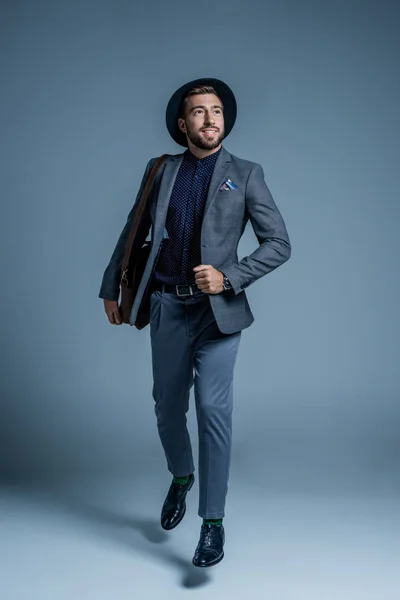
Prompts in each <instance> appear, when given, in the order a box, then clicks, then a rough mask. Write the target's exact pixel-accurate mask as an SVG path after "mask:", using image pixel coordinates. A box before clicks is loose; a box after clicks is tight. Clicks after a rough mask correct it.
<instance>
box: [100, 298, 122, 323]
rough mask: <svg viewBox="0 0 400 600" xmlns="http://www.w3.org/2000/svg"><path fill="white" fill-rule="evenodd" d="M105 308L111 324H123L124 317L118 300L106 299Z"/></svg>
mask: <svg viewBox="0 0 400 600" xmlns="http://www.w3.org/2000/svg"><path fill="white" fill-rule="evenodd" d="M104 308H105V311H106V315H107V318H108V320H109V322H110V323H111V325H121V323H122V319H121V314H120V312H119V307H118V302H117V301H116V300H104Z"/></svg>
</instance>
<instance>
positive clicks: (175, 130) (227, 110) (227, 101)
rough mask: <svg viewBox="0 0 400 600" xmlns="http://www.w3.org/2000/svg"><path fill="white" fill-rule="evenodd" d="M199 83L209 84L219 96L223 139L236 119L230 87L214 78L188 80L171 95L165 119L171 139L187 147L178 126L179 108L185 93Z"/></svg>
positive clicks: (234, 100) (234, 101)
mask: <svg viewBox="0 0 400 600" xmlns="http://www.w3.org/2000/svg"><path fill="white" fill-rule="evenodd" d="M200 85H210V86H212V87H213V88H214V89H215V91H216V92H217V95H218V96H219V97H220V98H221V101H222V104H223V105H224V126H225V134H224V139H225V138H226V137H228V135H229V134H230V132H231V131H232V129H233V126H234V124H235V121H236V116H237V104H236V99H235V96H234V94H233V92H232V90H231V88H230V87H229V86H228V85H227V84H226V83H224V82H223V81H221V80H220V79H215V78H210V77H208V78H207V77H206V78H202V79H194V80H193V81H189V82H188V83H185V85H182V86H181V87H180V88H179V89H178V90H176V92H175V93H174V94H173V95H172V96H171V99H170V101H169V102H168V105H167V110H166V115H165V120H166V125H167V129H168V131H169V134H170V136H171V137H172V139H173V140H174V141H175V142H176V143H177V144H179V145H180V146H184V147H185V148H187V146H188V144H187V138H186V135H185V134H184V133H183V131H181V130H180V129H179V127H178V118H179V112H180V108H181V105H182V102H183V99H184V97H185V96H186V93H187V92H188V91H189V90H190V89H191V88H193V87H199V86H200Z"/></svg>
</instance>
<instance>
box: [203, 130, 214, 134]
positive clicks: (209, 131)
mask: <svg viewBox="0 0 400 600" xmlns="http://www.w3.org/2000/svg"><path fill="white" fill-rule="evenodd" d="M202 133H208V134H213V133H217V130H216V129H202Z"/></svg>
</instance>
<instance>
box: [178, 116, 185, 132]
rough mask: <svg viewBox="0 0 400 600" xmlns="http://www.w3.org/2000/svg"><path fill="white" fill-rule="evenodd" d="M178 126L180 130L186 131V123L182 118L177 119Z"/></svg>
mask: <svg viewBox="0 0 400 600" xmlns="http://www.w3.org/2000/svg"><path fill="white" fill-rule="evenodd" d="M178 127H179V129H180V130H181V131H183V133H186V123H185V120H184V119H181V118H179V119H178Z"/></svg>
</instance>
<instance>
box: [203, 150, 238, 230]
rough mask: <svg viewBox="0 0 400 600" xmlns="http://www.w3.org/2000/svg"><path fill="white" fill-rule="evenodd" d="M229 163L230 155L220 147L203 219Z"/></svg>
mask: <svg viewBox="0 0 400 600" xmlns="http://www.w3.org/2000/svg"><path fill="white" fill-rule="evenodd" d="M230 162H231V155H230V154H229V152H228V151H227V150H225V148H224V147H223V146H222V149H221V152H220V155H219V156H218V158H217V161H216V163H215V167H214V171H213V174H212V177H211V181H210V186H209V188H208V194H207V199H206V204H205V207H204V214H203V219H204V218H205V216H206V214H207V212H208V211H209V210H210V206H211V205H212V203H213V202H214V201H215V199H216V197H217V193H218V190H219V187H220V185H221V184H222V183H223V182H224V181H225V174H226V171H227V167H228V166H229V163H230Z"/></svg>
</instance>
